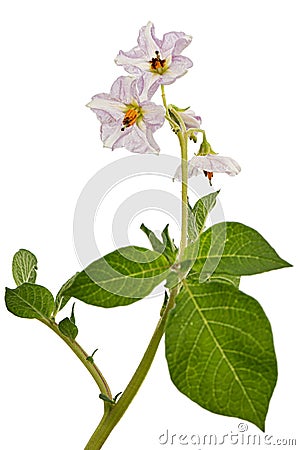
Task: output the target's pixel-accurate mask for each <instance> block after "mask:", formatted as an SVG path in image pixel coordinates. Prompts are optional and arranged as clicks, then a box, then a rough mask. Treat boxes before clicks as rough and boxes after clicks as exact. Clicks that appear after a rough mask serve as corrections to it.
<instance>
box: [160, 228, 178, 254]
mask: <svg viewBox="0 0 300 450" xmlns="http://www.w3.org/2000/svg"><path fill="white" fill-rule="evenodd" d="M161 237H162V240H163V244H164V247H165V251H164V255H165V256H166V257H167V258H168V260H169V261H171V262H174V261H175V258H176V255H177V251H178V248H177V247H176V245H175V244H174V240H173V239H171V237H170V235H169V224H168V225H166V226H165V228H164V229H163V231H162V233H161Z"/></svg>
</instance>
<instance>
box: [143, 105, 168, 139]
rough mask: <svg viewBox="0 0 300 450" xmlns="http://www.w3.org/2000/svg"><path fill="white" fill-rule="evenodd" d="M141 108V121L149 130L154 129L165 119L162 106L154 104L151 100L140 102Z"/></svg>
mask: <svg viewBox="0 0 300 450" xmlns="http://www.w3.org/2000/svg"><path fill="white" fill-rule="evenodd" d="M141 107H142V110H143V121H144V122H145V124H146V126H147V127H149V128H150V129H151V131H153V132H154V131H156V130H158V128H160V127H161V126H162V125H163V123H164V121H165V111H164V108H163V107H162V106H159V105H156V104H155V103H153V102H143V103H141Z"/></svg>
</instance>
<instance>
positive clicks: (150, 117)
mask: <svg viewBox="0 0 300 450" xmlns="http://www.w3.org/2000/svg"><path fill="white" fill-rule="evenodd" d="M143 88H144V85H143V80H142V79H140V80H136V79H135V78H133V77H119V78H118V79H117V80H116V81H115V82H114V83H113V85H112V87H111V90H110V93H109V94H97V95H95V96H94V97H93V98H92V101H91V102H90V103H88V105H87V106H88V107H89V108H91V110H92V111H94V112H95V113H96V115H97V117H98V119H99V120H100V122H101V126H100V135H101V139H102V141H103V144H104V147H109V148H111V149H112V150H114V149H115V148H120V147H125V148H126V149H127V150H129V151H131V152H134V153H158V152H159V146H158V145H157V143H156V142H155V140H154V138H153V133H154V132H155V131H156V130H158V128H160V127H161V126H162V125H163V123H164V109H163V107H162V106H159V105H156V104H155V103H153V102H149V101H148V100H144V101H141V99H140V93H141V92H142V91H143Z"/></svg>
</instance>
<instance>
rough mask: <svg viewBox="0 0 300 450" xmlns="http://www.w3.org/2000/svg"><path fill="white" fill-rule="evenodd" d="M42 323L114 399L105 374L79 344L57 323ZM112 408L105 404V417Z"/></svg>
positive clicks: (105, 393)
mask: <svg viewBox="0 0 300 450" xmlns="http://www.w3.org/2000/svg"><path fill="white" fill-rule="evenodd" d="M40 321H41V322H43V323H44V324H45V325H47V327H49V328H50V329H51V330H52V331H54V333H55V334H57V336H59V337H60V338H61V339H62V340H63V341H64V342H65V343H66V344H67V346H68V347H70V349H71V350H72V351H73V353H75V355H76V356H77V358H78V359H79V360H80V361H81V362H82V364H83V365H84V366H85V368H86V369H87V370H88V371H89V373H90V374H91V376H92V377H93V379H94V380H95V382H96V384H97V386H98V387H99V389H100V392H101V393H102V394H104V395H106V396H107V397H109V398H110V399H112V394H111V391H110V388H109V386H108V383H107V381H106V379H105V378H104V376H103V374H102V373H101V371H100V369H99V368H98V367H97V366H96V364H95V363H94V362H91V361H89V360H88V359H87V358H88V356H89V355H88V354H87V353H86V352H85V351H84V350H83V348H82V347H81V346H80V345H79V344H78V342H77V341H75V340H73V339H70V338H68V337H67V336H65V335H64V334H63V333H62V332H61V331H60V329H59V328H58V325H57V323H55V322H54V321H52V320H46V319H45V320H42V319H40ZM111 406H112V405H111V404H109V403H107V402H104V416H105V415H106V414H108V412H109V411H110V409H111Z"/></svg>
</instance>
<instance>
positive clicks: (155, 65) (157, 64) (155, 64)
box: [148, 50, 167, 75]
mask: <svg viewBox="0 0 300 450" xmlns="http://www.w3.org/2000/svg"><path fill="white" fill-rule="evenodd" d="M155 55H156V57H155V58H152V59H151V61H148V62H149V64H150V70H151V72H156V73H159V74H160V75H161V74H162V73H163V72H165V70H166V69H167V67H166V60H165V59H160V54H159V51H158V50H156V51H155Z"/></svg>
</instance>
